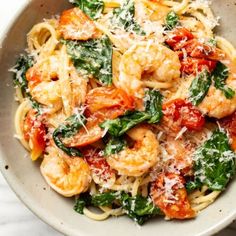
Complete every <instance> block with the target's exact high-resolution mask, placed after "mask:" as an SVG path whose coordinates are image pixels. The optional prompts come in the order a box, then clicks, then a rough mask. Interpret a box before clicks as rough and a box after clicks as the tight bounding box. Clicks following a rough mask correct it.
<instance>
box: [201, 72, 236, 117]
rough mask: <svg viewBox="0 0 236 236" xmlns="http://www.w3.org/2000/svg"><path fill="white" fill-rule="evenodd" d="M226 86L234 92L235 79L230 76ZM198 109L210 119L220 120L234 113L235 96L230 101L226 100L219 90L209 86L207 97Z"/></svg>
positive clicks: (235, 107) (235, 105)
mask: <svg viewBox="0 0 236 236" xmlns="http://www.w3.org/2000/svg"><path fill="white" fill-rule="evenodd" d="M226 84H227V85H228V86H229V87H230V88H231V89H233V91H236V79H235V78H234V77H233V76H232V75H230V76H229V78H228V79H227V81H226ZM199 109H200V111H201V112H202V113H204V114H207V115H208V116H210V117H214V118H217V119H221V118H223V117H226V116H229V115H231V114H232V113H233V112H234V111H236V96H235V95H234V97H233V98H232V99H227V98H226V97H225V95H224V93H223V92H222V91H221V90H219V89H216V88H215V87H214V86H211V87H210V89H209V91H208V94H207V96H206V97H205V98H204V100H203V101H202V103H201V104H200V105H199Z"/></svg>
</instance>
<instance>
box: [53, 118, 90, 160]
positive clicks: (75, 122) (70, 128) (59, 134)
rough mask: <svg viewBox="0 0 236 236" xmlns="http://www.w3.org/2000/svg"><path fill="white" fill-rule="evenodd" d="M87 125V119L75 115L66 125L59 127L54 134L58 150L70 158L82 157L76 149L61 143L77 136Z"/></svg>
mask: <svg viewBox="0 0 236 236" xmlns="http://www.w3.org/2000/svg"><path fill="white" fill-rule="evenodd" d="M85 124H86V118H85V117H84V116H83V115H80V114H74V115H72V116H70V117H69V118H67V119H66V120H65V123H63V124H61V125H59V126H58V128H57V129H55V131H54V132H53V140H54V142H55V144H56V145H57V147H58V148H60V149H61V150H62V151H64V152H65V153H66V154H67V155H69V156H82V154H81V152H80V151H79V150H78V149H76V148H70V147H66V146H65V145H64V144H63V142H62V141H61V139H62V138H69V137H71V136H73V135H75V134H76V133H77V132H78V130H79V129H80V128H81V127H82V126H84V125H85Z"/></svg>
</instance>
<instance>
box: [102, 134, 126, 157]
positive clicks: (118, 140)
mask: <svg viewBox="0 0 236 236" xmlns="http://www.w3.org/2000/svg"><path fill="white" fill-rule="evenodd" d="M125 146H126V141H125V139H124V138H123V137H111V138H110V140H109V142H108V143H107V144H106V147H105V150H104V155H105V156H109V155H111V154H115V153H118V152H120V151H122V150H123V148H124V147H125Z"/></svg>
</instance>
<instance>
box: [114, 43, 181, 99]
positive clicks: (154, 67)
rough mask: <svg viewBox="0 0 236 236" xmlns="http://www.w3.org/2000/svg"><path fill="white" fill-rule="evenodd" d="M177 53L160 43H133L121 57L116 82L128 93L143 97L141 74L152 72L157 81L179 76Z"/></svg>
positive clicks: (169, 79)
mask: <svg viewBox="0 0 236 236" xmlns="http://www.w3.org/2000/svg"><path fill="white" fill-rule="evenodd" d="M180 67H181V65H180V61H179V58H178V55H177V54H176V53H175V52H173V51H172V50H170V49H169V48H167V47H165V46H163V45H161V44H152V42H151V41H149V42H141V43H137V44H135V45H133V46H132V47H131V48H130V49H129V50H127V51H126V52H125V53H124V55H123V56H122V58H121V62H120V76H119V81H118V84H119V86H120V87H121V88H122V89H123V90H125V91H126V92H127V93H128V94H132V95H134V96H136V97H141V98H142V97H143V95H144V83H143V82H142V81H141V79H142V74H143V73H144V72H145V73H152V77H153V78H155V81H156V82H157V83H168V84H170V86H172V85H171V84H172V83H173V80H176V79H178V78H179V77H180Z"/></svg>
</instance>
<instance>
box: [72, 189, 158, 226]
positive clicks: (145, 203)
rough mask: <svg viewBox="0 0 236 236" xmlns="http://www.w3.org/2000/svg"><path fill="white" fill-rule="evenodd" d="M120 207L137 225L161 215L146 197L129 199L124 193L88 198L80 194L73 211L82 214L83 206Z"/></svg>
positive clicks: (97, 195)
mask: <svg viewBox="0 0 236 236" xmlns="http://www.w3.org/2000/svg"><path fill="white" fill-rule="evenodd" d="M113 204H115V205H118V206H121V207H122V208H123V209H124V210H125V212H126V214H127V215H128V216H129V217H130V218H131V219H133V220H134V221H135V222H137V223H138V224H140V225H141V224H143V223H144V222H145V221H146V220H147V219H149V218H151V217H154V216H157V215H160V214H162V213H161V211H160V209H159V208H157V207H156V206H155V205H154V204H153V202H152V200H151V199H150V198H149V197H148V198H145V197H142V196H140V195H137V196H135V197H131V196H130V195H129V194H128V193H125V192H113V191H112V192H105V193H100V194H95V195H92V196H90V195H89V194H88V193H87V194H86V193H85V194H81V195H80V196H79V198H78V199H77V200H76V204H75V206H74V209H75V210H76V211H77V212H78V213H80V214H83V209H84V207H85V206H96V207H99V206H112V205H113Z"/></svg>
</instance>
